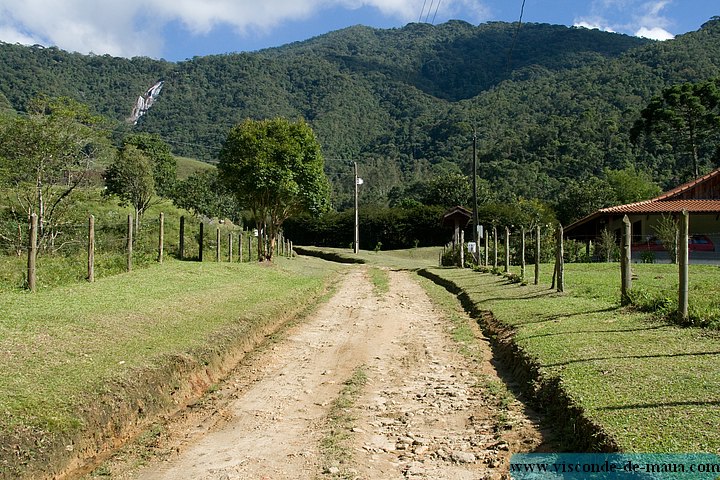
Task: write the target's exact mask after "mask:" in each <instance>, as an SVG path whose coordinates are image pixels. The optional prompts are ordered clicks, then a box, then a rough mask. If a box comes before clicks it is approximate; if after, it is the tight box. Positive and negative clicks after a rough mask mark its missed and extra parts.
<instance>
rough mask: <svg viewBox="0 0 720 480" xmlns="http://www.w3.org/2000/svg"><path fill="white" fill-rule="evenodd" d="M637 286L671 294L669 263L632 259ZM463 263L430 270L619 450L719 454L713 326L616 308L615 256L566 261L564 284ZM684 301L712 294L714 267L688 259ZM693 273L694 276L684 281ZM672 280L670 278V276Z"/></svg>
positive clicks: (717, 274) (718, 274) (719, 354)
mask: <svg viewBox="0 0 720 480" xmlns="http://www.w3.org/2000/svg"><path fill="white" fill-rule="evenodd" d="M633 269H634V271H635V273H636V275H637V276H638V279H637V281H636V282H635V285H636V287H638V288H639V287H641V286H642V287H643V288H647V289H648V290H652V291H656V292H660V291H662V292H671V291H672V285H671V284H672V282H673V275H672V274H673V272H672V270H673V267H672V266H667V265H640V264H639V265H635V266H634V267H633ZM543 270H544V275H543V276H542V282H541V283H542V284H541V285H540V286H532V285H529V286H522V285H520V284H511V283H508V282H507V280H506V279H505V278H504V277H501V276H496V275H492V274H481V273H476V272H472V271H469V270H459V269H433V270H432V272H433V273H435V274H437V275H440V276H442V277H443V278H446V279H448V280H450V281H452V282H453V283H455V284H456V285H457V286H459V287H460V288H462V289H463V290H464V291H465V292H467V294H468V295H469V297H470V299H471V300H472V302H473V303H474V304H475V305H476V306H477V307H478V308H480V309H482V310H489V311H492V313H493V315H494V316H495V317H496V318H497V319H498V320H499V321H500V322H502V323H505V324H507V325H510V326H512V327H514V328H515V329H516V333H515V341H516V342H517V344H518V345H519V346H520V347H521V348H522V349H523V351H524V352H525V353H526V354H527V355H528V356H529V357H530V358H532V359H533V360H534V361H535V362H537V364H539V365H540V373H541V375H543V376H544V377H545V379H546V380H550V379H552V378H559V379H560V382H561V384H562V386H563V388H564V389H565V390H566V391H567V392H568V394H569V395H570V397H571V398H572V399H573V400H574V401H575V403H576V404H577V405H578V406H579V407H580V408H581V409H582V410H583V411H584V413H585V415H586V417H587V418H589V419H590V420H591V421H593V422H596V423H597V424H599V425H600V426H602V428H603V429H604V430H605V431H606V432H607V433H608V434H610V435H611V436H612V437H613V438H614V439H615V440H616V441H617V443H618V445H619V446H620V448H621V449H622V450H624V451H636V452H645V451H648V452H650V451H652V452H713V453H720V429H719V428H717V426H718V425H720V334H718V332H717V331H714V330H708V329H701V328H695V327H692V328H682V327H679V326H676V325H672V324H668V323H666V322H664V321H662V320H658V319H655V318H653V316H652V315H651V314H647V313H640V312H635V311H632V310H629V309H624V308H620V306H619V267H618V266H617V264H610V265H606V264H593V265H589V264H568V265H566V271H567V276H566V285H567V288H566V292H565V294H557V293H555V292H554V291H551V290H550V289H549V288H548V287H549V284H550V279H549V275H548V274H549V272H550V271H551V268H550V266H548V265H544V266H543ZM691 278H692V279H694V281H695V282H696V283H695V284H696V285H698V284H699V285H703V287H702V288H694V289H693V291H694V294H693V295H692V297H691V301H695V302H698V303H707V304H711V303H712V302H714V301H715V298H717V296H716V295H717V293H718V292H717V290H718V285H719V284H720V282H718V280H720V270H719V269H717V268H716V267H694V266H693V267H692V268H691ZM691 281H692V280H691ZM675 283H677V281H676V280H675Z"/></svg>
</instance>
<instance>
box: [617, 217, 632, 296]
mask: <svg viewBox="0 0 720 480" xmlns="http://www.w3.org/2000/svg"><path fill="white" fill-rule="evenodd" d="M631 239H632V225H631V224H630V219H629V218H628V216H627V215H625V216H624V217H623V219H622V237H621V245H620V247H621V248H620V274H621V276H620V304H621V305H627V304H628V303H630V297H629V292H630V289H631V288H632V271H631V265H632V264H631V262H632V257H631V254H632V251H631V249H630V242H631Z"/></svg>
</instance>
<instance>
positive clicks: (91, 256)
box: [87, 215, 95, 283]
mask: <svg viewBox="0 0 720 480" xmlns="http://www.w3.org/2000/svg"><path fill="white" fill-rule="evenodd" d="M87 267H88V274H87V280H88V282H90V283H92V282H94V281H95V215H90V218H89V219H88V264H87Z"/></svg>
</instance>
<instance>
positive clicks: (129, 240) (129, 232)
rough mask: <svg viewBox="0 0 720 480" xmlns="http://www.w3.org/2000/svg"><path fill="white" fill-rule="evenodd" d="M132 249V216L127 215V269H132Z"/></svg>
mask: <svg viewBox="0 0 720 480" xmlns="http://www.w3.org/2000/svg"><path fill="white" fill-rule="evenodd" d="M132 250H133V216H132V215H128V222H127V271H128V272H130V271H132Z"/></svg>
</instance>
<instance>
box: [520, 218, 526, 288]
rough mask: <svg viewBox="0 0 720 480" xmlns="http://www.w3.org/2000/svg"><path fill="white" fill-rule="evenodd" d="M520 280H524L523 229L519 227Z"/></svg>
mask: <svg viewBox="0 0 720 480" xmlns="http://www.w3.org/2000/svg"><path fill="white" fill-rule="evenodd" d="M520 278H522V279H523V280H525V227H524V226H523V227H520Z"/></svg>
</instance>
